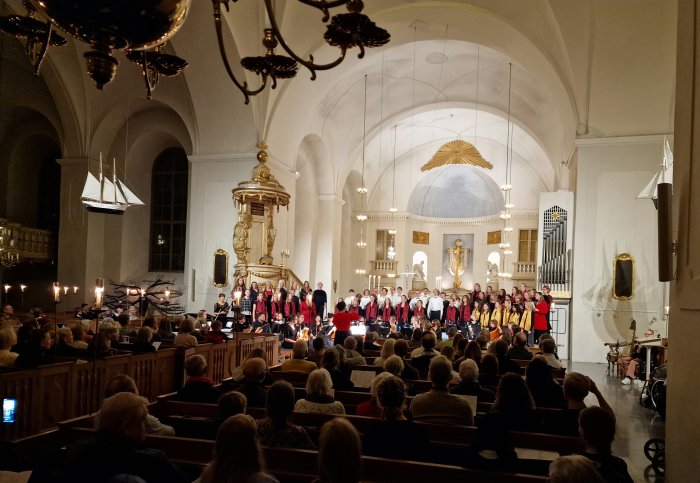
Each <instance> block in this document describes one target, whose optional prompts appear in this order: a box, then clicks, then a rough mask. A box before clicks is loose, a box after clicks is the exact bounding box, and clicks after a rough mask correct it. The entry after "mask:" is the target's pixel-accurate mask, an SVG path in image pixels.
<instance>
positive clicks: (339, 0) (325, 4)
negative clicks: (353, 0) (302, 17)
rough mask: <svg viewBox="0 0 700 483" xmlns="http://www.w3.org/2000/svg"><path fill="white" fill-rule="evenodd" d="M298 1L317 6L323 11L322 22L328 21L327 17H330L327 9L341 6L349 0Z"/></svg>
mask: <svg viewBox="0 0 700 483" xmlns="http://www.w3.org/2000/svg"><path fill="white" fill-rule="evenodd" d="M297 1H298V2H300V3H303V4H304V5H309V6H310V7H314V8H317V9H319V10H321V11H322V12H323V22H324V23H325V22H328V19H329V18H330V16H331V15H330V13H329V12H328V10H330V9H331V8H336V7H340V6H343V5H345V4H347V3H348V2H350V0H335V1H331V2H327V1H326V0H297Z"/></svg>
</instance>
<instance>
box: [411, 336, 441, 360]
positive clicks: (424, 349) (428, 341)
mask: <svg viewBox="0 0 700 483" xmlns="http://www.w3.org/2000/svg"><path fill="white" fill-rule="evenodd" d="M420 343H421V346H420V347H418V348H417V349H413V351H411V359H414V358H417V357H420V356H427V357H434V356H436V355H438V352H437V351H436V350H435V346H436V344H437V338H436V337H435V334H433V333H432V332H425V333H423V336H422V337H421V341H420Z"/></svg>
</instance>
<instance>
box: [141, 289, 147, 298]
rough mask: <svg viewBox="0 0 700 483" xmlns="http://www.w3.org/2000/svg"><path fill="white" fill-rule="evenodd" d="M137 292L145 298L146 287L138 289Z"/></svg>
mask: <svg viewBox="0 0 700 483" xmlns="http://www.w3.org/2000/svg"><path fill="white" fill-rule="evenodd" d="M139 292H140V293H141V298H142V299H144V298H146V289H145V288H142V289H141V290H139Z"/></svg>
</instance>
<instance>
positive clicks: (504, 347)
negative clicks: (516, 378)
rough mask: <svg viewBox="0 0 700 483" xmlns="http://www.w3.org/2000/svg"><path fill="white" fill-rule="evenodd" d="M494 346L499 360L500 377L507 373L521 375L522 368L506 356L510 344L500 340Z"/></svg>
mask: <svg viewBox="0 0 700 483" xmlns="http://www.w3.org/2000/svg"><path fill="white" fill-rule="evenodd" d="M493 346H494V350H495V356H496V359H498V375H499V376H502V375H503V374H505V373H507V372H514V373H515V374H520V366H519V365H518V364H516V363H515V362H513V361H512V360H510V359H509V358H508V357H507V356H506V353H507V352H508V342H506V341H505V340H503V339H500V340H497V341H496V342H494V343H493Z"/></svg>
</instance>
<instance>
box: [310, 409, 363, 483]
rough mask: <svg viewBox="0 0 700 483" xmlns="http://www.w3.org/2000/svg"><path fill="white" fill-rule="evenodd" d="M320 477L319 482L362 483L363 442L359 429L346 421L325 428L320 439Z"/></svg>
mask: <svg viewBox="0 0 700 483" xmlns="http://www.w3.org/2000/svg"><path fill="white" fill-rule="evenodd" d="M318 441H319V449H318V478H317V479H316V480H314V482H315V483H336V482H342V483H360V478H361V470H362V443H361V442H360V434H359V433H358V432H357V429H355V427H354V426H353V425H352V424H350V422H349V421H348V420H347V419H345V418H333V419H332V420H330V421H328V422H327V423H326V424H324V425H323V426H322V427H321V435H320V437H319V439H318Z"/></svg>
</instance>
